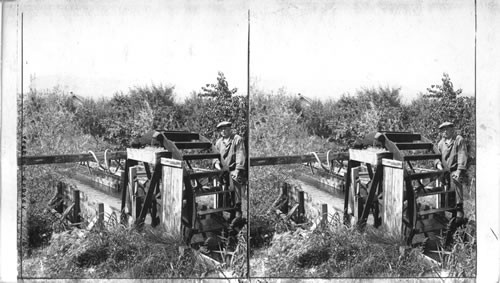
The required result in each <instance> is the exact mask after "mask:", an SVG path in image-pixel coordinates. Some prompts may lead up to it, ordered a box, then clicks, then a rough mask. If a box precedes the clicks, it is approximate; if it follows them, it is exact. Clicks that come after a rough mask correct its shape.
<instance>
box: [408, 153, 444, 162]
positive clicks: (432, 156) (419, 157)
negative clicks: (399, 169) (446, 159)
mask: <svg viewBox="0 0 500 283" xmlns="http://www.w3.org/2000/svg"><path fill="white" fill-rule="evenodd" d="M403 158H404V160H405V161H412V160H431V159H441V154H417V155H405V156H404V157H403Z"/></svg>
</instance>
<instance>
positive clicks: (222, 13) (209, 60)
mask: <svg viewBox="0 0 500 283" xmlns="http://www.w3.org/2000/svg"><path fill="white" fill-rule="evenodd" d="M21 3H22V4H21V10H22V11H23V17H24V23H23V24H24V29H23V31H24V34H23V39H24V40H23V45H24V50H23V57H24V58H23V61H24V72H23V75H24V78H23V80H24V85H25V86H26V88H29V86H34V87H35V88H37V89H47V88H49V89H50V88H52V87H53V86H55V85H59V86H60V87H61V88H62V89H63V90H65V91H72V92H73V93H75V94H79V95H81V96H91V97H100V96H111V95H113V93H115V92H117V91H127V90H128V89H129V88H130V87H134V86H147V85H152V84H162V85H166V86H175V92H176V94H177V95H178V96H186V95H188V94H189V93H190V92H192V91H199V90H200V89H201V87H202V86H204V85H205V84H207V83H215V82H216V79H217V74H218V71H222V72H224V74H225V76H226V78H227V80H228V82H229V86H230V87H237V88H238V89H239V90H240V92H243V93H244V94H246V85H247V83H246V82H247V63H246V62H247V14H248V8H247V7H246V6H245V3H244V2H243V1H239V2H238V1H235V2H234V3H233V2H229V1H227V2H220V1H219V2H215V1H144V2H143V1H115V0H112V1H94V0H91V1H88V0H86V1H71V0H70V1H68V0H53V1H34V0H33V1H31V0H30V1H22V2H21Z"/></svg>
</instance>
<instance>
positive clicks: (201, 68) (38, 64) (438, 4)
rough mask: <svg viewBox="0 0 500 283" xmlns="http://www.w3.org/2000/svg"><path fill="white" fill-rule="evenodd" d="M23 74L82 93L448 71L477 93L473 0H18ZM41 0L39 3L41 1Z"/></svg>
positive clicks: (409, 83) (318, 88) (407, 90)
mask: <svg viewBox="0 0 500 283" xmlns="http://www.w3.org/2000/svg"><path fill="white" fill-rule="evenodd" d="M21 3H22V4H21V11H23V15H24V29H23V30H24V34H23V39H24V41H23V44H24V50H23V56H24V58H23V59H24V60H23V61H24V72H23V74H24V85H25V86H26V88H28V87H29V86H33V87H35V88H37V89H47V88H52V87H54V86H55V85H59V86H60V87H61V88H62V89H63V90H66V91H72V92H74V93H75V94H79V95H82V96H92V97H100V96H111V95H112V94H113V93H115V92H117V91H127V90H128V89H129V88H130V87H134V86H146V85H151V84H163V85H173V86H175V92H176V95H177V96H178V97H185V96H187V95H188V94H189V93H191V92H192V91H199V90H200V89H201V87H202V86H204V85H205V84H206V83H213V82H215V81H216V77H217V72H218V71H222V72H224V74H225V75H226V77H227V80H228V82H229V86H230V87H236V88H238V89H239V93H240V94H246V87H247V21H248V18H247V17H248V16H247V15H248V10H250V15H251V16H250V21H251V39H250V48H251V49H250V70H251V74H250V75H251V84H253V85H255V86H256V87H258V88H259V89H263V90H267V91H276V90H278V89H280V88H285V90H286V91H288V92H289V93H292V94H293V93H302V94H303V95H305V96H306V97H312V98H337V97H339V96H340V95H342V94H344V93H351V94H352V93H355V92H356V90H359V89H362V88H371V87H379V86H382V87H395V88H401V94H402V96H403V97H404V98H407V99H410V98H413V97H415V96H416V95H417V93H419V92H425V90H426V88H427V87H429V86H430V85H431V84H435V83H439V82H440V79H441V77H442V74H443V73H444V72H446V73H448V74H449V75H450V77H451V79H452V81H453V82H454V84H455V86H456V87H457V88H462V89H463V92H464V94H466V95H473V94H474V2H473V1H462V0H461V1H406V2H404V3H406V4H401V3H400V1H364V0H362V1H317V0H316V1H278V0H274V1H254V0H249V1H116V0H111V1H94V0H85V1H76V0H54V1H44V2H42V1H36V0H25V1H22V2H21ZM42 3H43V4H42Z"/></svg>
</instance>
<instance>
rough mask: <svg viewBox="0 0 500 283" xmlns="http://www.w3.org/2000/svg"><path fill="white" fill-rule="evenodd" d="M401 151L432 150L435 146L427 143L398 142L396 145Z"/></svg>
mask: <svg viewBox="0 0 500 283" xmlns="http://www.w3.org/2000/svg"><path fill="white" fill-rule="evenodd" d="M394 144H395V145H396V146H397V147H398V148H399V149H400V150H413V149H432V146H433V144H432V143H427V142H397V143H394Z"/></svg>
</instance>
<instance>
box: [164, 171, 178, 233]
mask: <svg viewBox="0 0 500 283" xmlns="http://www.w3.org/2000/svg"><path fill="white" fill-rule="evenodd" d="M171 164H172V166H170V165H163V166H162V167H163V169H162V170H163V173H162V186H161V196H162V200H161V201H162V208H163V210H162V212H161V217H160V221H161V223H162V225H163V227H164V228H165V230H166V231H167V232H168V233H170V234H171V235H177V236H179V235H182V232H181V222H182V191H183V182H182V180H183V169H182V167H178V166H177V165H176V163H171Z"/></svg>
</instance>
